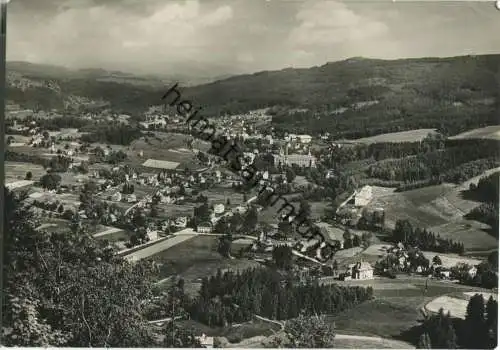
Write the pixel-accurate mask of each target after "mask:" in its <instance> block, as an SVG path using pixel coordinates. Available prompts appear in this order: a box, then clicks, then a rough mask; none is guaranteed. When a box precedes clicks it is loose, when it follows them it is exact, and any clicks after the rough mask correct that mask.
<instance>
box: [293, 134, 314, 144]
mask: <svg viewBox="0 0 500 350" xmlns="http://www.w3.org/2000/svg"><path fill="white" fill-rule="evenodd" d="M297 138H298V139H299V140H300V142H301V143H310V142H311V141H312V137H311V136H310V135H298V136H297Z"/></svg>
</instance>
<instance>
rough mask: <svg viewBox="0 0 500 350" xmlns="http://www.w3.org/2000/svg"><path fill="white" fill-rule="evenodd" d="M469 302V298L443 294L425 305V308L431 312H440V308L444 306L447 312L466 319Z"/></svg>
mask: <svg viewBox="0 0 500 350" xmlns="http://www.w3.org/2000/svg"><path fill="white" fill-rule="evenodd" d="M467 303H468V301H467V300H464V299H459V298H454V297H451V296H448V295H443V296H441V297H438V298H436V299H434V300H432V301H431V302H430V303H428V304H427V305H425V309H426V310H427V311H429V312H431V313H438V312H439V309H441V308H443V311H444V313H445V314H446V313H448V312H449V313H450V314H451V316H453V317H456V318H461V319H465V310H466V308H467Z"/></svg>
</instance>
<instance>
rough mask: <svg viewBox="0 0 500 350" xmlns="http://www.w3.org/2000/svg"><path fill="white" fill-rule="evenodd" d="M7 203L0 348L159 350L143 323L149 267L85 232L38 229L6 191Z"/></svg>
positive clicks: (148, 294) (149, 289)
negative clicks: (125, 349)
mask: <svg viewBox="0 0 500 350" xmlns="http://www.w3.org/2000/svg"><path fill="white" fill-rule="evenodd" d="M5 198H6V201H5V202H6V203H5V206H6V210H5V216H6V221H5V227H4V230H5V231H4V232H6V237H5V255H4V261H3V263H4V264H3V291H2V292H3V293H4V299H3V305H2V307H3V314H2V341H3V344H4V345H6V346H39V347H46V346H69V347H150V346H157V345H161V344H158V341H157V338H158V337H157V334H155V331H154V329H153V328H152V327H151V325H149V324H148V323H147V320H146V319H145V318H144V309H145V307H146V305H147V302H146V301H147V300H151V298H152V277H153V276H154V274H153V273H154V271H153V268H152V266H151V264H146V263H139V264H130V263H128V262H127V261H125V260H124V259H122V258H119V257H115V256H114V255H113V252H112V251H111V250H110V249H108V248H107V247H106V246H105V243H101V242H99V241H96V240H94V239H93V238H92V237H91V236H90V235H88V234H87V233H86V232H85V230H84V229H78V230H74V232H67V233H48V232H43V231H41V230H36V229H35V228H36V227H38V226H39V222H38V220H37V218H36V217H34V216H33V214H32V213H31V212H30V210H29V209H30V208H28V207H23V206H22V203H21V202H20V201H18V200H17V199H16V198H15V197H14V196H13V195H12V194H11V193H9V192H7V193H6V196H5ZM174 334H175V333H174ZM172 343H173V344H176V342H174V341H172Z"/></svg>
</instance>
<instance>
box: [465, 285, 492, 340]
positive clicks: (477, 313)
mask: <svg viewBox="0 0 500 350" xmlns="http://www.w3.org/2000/svg"><path fill="white" fill-rule="evenodd" d="M465 330H466V332H467V334H466V337H465V344H464V345H465V346H466V347H468V348H470V349H486V347H487V343H488V330H487V328H486V322H485V319H484V299H483V296H482V294H476V295H474V296H473V297H472V298H471V299H470V301H469V304H468V305H467V314H466V316H465Z"/></svg>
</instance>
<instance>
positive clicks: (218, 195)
mask: <svg viewBox="0 0 500 350" xmlns="http://www.w3.org/2000/svg"><path fill="white" fill-rule="evenodd" d="M201 193H202V194H203V195H204V196H207V198H208V203H210V204H224V206H226V204H227V200H228V199H229V202H230V206H231V207H236V206H238V205H240V204H243V203H244V201H243V194H241V193H236V192H235V191H234V190H233V189H232V188H222V187H214V188H210V189H208V190H205V191H202V192H201ZM248 198H250V196H248Z"/></svg>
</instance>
